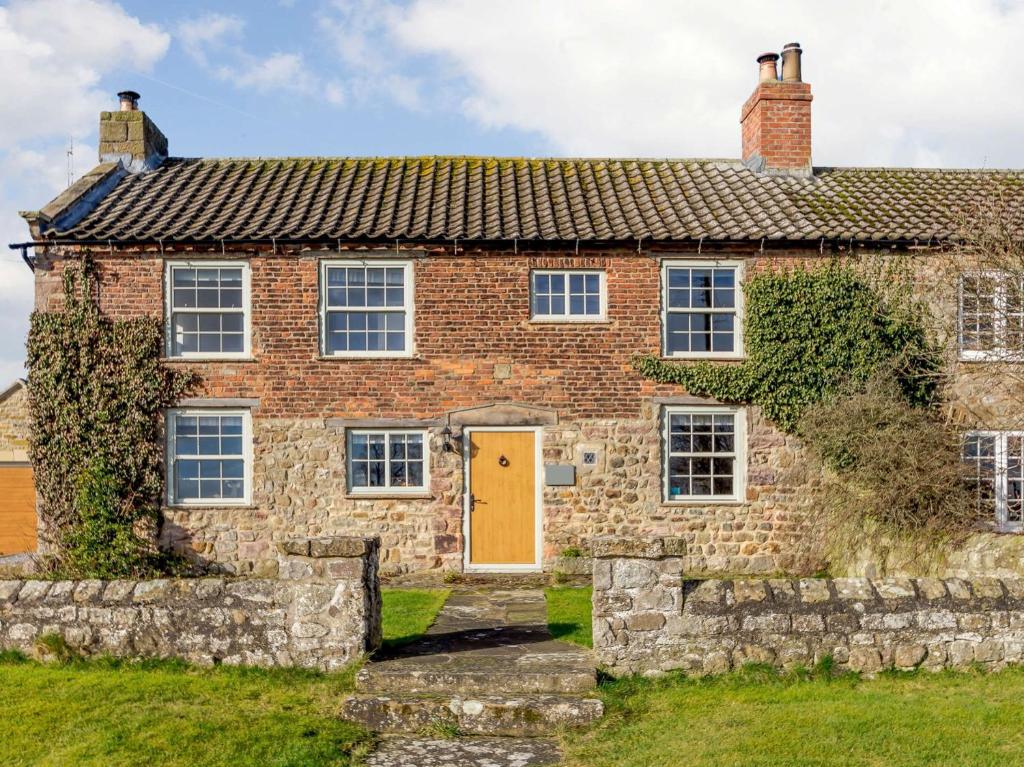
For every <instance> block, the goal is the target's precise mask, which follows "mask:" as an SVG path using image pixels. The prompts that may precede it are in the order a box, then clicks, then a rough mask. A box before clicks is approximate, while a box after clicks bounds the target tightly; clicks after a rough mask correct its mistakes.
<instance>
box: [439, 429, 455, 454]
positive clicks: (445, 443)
mask: <svg viewBox="0 0 1024 767" xmlns="http://www.w3.org/2000/svg"><path fill="white" fill-rule="evenodd" d="M454 436H455V435H454V434H452V427H451V424H445V426H444V429H443V430H442V431H441V440H442V442H441V445H442V447H443V448H444V451H445V452H446V453H454V452H455V443H454V442H453V441H452V438H453V437H454Z"/></svg>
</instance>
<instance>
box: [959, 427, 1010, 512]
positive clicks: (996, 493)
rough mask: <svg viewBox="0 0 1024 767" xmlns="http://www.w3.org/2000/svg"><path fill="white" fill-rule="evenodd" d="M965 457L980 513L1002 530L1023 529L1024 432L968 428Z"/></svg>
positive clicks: (968, 476)
mask: <svg viewBox="0 0 1024 767" xmlns="http://www.w3.org/2000/svg"><path fill="white" fill-rule="evenodd" d="M963 460H964V464H965V467H966V473H967V480H968V482H970V483H971V486H972V487H973V488H974V490H975V492H976V494H977V495H976V498H977V504H978V511H979V514H980V515H981V516H983V517H988V518H989V519H991V520H993V521H994V522H995V523H996V525H997V526H998V527H999V529H1000V530H1006V531H1019V530H1021V529H1024V432H1017V431H972V432H968V433H967V434H965V435H964V439H963Z"/></svg>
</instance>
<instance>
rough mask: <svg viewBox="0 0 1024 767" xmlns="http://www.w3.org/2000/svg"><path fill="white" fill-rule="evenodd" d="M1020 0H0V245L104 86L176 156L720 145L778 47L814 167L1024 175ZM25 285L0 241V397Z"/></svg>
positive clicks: (16, 371)
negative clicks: (807, 106)
mask: <svg viewBox="0 0 1024 767" xmlns="http://www.w3.org/2000/svg"><path fill="white" fill-rule="evenodd" d="M1021 40H1024V0H861V1H860V2H857V3H851V2H836V1H833V0H828V1H825V0H773V1H772V2H764V0H729V2H706V1H704V0H701V1H698V0H404V1H403V0H264V1H261V2H242V1H240V0H236V1H235V2H231V1H230V0H178V1H177V2H173V3H167V2H158V1H157V0H148V1H146V2H143V1H142V0H137V1H130V0H122V1H121V2H114V1H113V0H10V1H9V2H2V1H0V238H3V243H2V244H3V245H6V244H7V243H12V242H22V241H24V240H26V239H28V230H27V227H26V225H25V223H24V222H23V221H22V220H21V219H20V218H19V217H18V215H17V211H19V210H34V209H38V208H40V207H42V206H43V205H45V204H46V202H48V201H49V200H50V199H52V198H53V197H54V196H55V195H56V194H57V193H59V192H60V191H61V190H62V189H64V188H65V187H66V186H67V184H68V177H69V167H68V159H69V158H68V148H69V146H73V154H72V157H71V159H72V165H73V168H72V177H77V176H80V175H81V174H83V173H85V172H86V171H88V170H89V169H90V168H91V167H92V166H93V165H94V164H95V162H96V141H97V139H96V131H97V125H98V113H99V112H100V111H101V110H103V109H116V108H117V107H116V101H117V99H116V95H115V94H116V92H117V91H119V90H124V89H132V90H136V91H138V92H139V93H141V94H142V100H141V102H140V107H141V108H142V109H144V110H145V111H146V113H147V114H148V115H149V116H150V117H151V118H152V119H153V120H154V121H155V122H156V123H157V125H159V126H160V128H161V130H163V132H164V133H165V134H166V135H167V137H168V140H169V145H170V151H171V154H173V155H175V156H185V157H194V156H236V157H237V156H281V155H289V156H296V155H301V156H306V155H424V154H466V155H481V154H494V155H506V156H549V155H556V156H602V157H610V156H633V157H637V156H640V157H736V156H738V154H739V143H740V134H739V126H738V120H739V109H740V106H741V105H742V103H743V101H744V100H745V99H746V97H747V96H748V95H749V94H750V92H751V91H752V89H753V87H754V84H755V81H756V74H757V66H756V64H755V58H756V56H757V55H758V54H760V53H762V52H764V51H780V50H781V49H782V46H783V45H784V44H786V43H788V42H794V41H798V42H799V43H800V44H801V45H802V47H803V49H804V60H803V72H804V79H805V80H807V81H808V82H810V83H811V85H812V88H813V92H814V97H815V100H814V107H813V110H814V114H813V139H814V144H813V158H814V163H815V164H816V165H899V166H917V167H936V166H942V167H972V168H983V167H987V168H1000V167H1013V168H1021V167H1024V141H1022V140H1021V136H1022V133H1021V125H1022V124H1024V96H1022V91H1021V85H1020V84H1021V82H1022V81H1024V57H1022V56H1021V53H1020V50H1019V48H1020V41H1021ZM32 300H33V297H32V279H31V274H30V272H29V270H28V268H27V267H26V266H25V265H24V264H23V263H22V262H21V260H20V257H19V256H18V255H17V253H16V252H15V251H10V250H8V249H7V248H6V247H4V248H3V249H2V250H0V388H4V387H5V386H6V384H7V383H8V382H9V381H12V380H13V379H14V378H16V377H18V376H21V375H23V374H24V369H23V359H24V341H25V335H26V333H27V329H28V318H29V313H30V312H31V308H32Z"/></svg>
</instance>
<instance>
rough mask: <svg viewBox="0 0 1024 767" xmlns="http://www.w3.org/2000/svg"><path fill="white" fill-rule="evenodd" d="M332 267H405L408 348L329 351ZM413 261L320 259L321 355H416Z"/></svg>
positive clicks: (366, 309)
mask: <svg viewBox="0 0 1024 767" xmlns="http://www.w3.org/2000/svg"><path fill="white" fill-rule="evenodd" d="M331 267H349V268H351V267H359V268H372V267H391V268H392V269H394V268H396V267H401V268H402V270H403V275H404V280H403V283H402V287H403V289H404V291H403V294H404V301H403V303H402V311H404V312H405V330H404V332H405V349H404V350H403V351H400V352H396V351H388V350H387V349H381V350H377V351H370V350H362V351H351V350H345V351H334V352H329V351H327V311H328V309H327V270H328V269H329V268H331ZM414 271H415V270H414V268H413V262H412V261H409V260H406V259H354V258H325V259H322V260H321V261H320V300H319V306H320V355H321V356H322V357H327V358H334V357H349V358H356V359H358V358H366V357H392V358H402V357H412V356H414V355H415V353H416V351H415V345H416V322H415V316H416V311H415V308H416V300H415V294H414V290H415V284H416V283H415V275H414ZM397 309H398V307H394V306H381V307H376V306H374V307H369V306H359V307H348V308H332V309H331V310H330V311H332V312H336V311H342V312H343V311H352V312H376V311H380V312H386V311H396V310H397Z"/></svg>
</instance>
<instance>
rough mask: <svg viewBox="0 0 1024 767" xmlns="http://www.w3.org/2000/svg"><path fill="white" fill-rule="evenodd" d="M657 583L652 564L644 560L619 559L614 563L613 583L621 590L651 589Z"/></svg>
mask: <svg viewBox="0 0 1024 767" xmlns="http://www.w3.org/2000/svg"><path fill="white" fill-rule="evenodd" d="M656 581H657V576H656V574H655V572H654V568H653V567H652V563H651V562H649V561H646V560H642V559H617V560H615V561H614V562H613V563H612V583H613V584H614V585H615V586H617V587H619V588H621V589H644V588H650V587H651V586H653V585H654V584H655V582H656Z"/></svg>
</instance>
